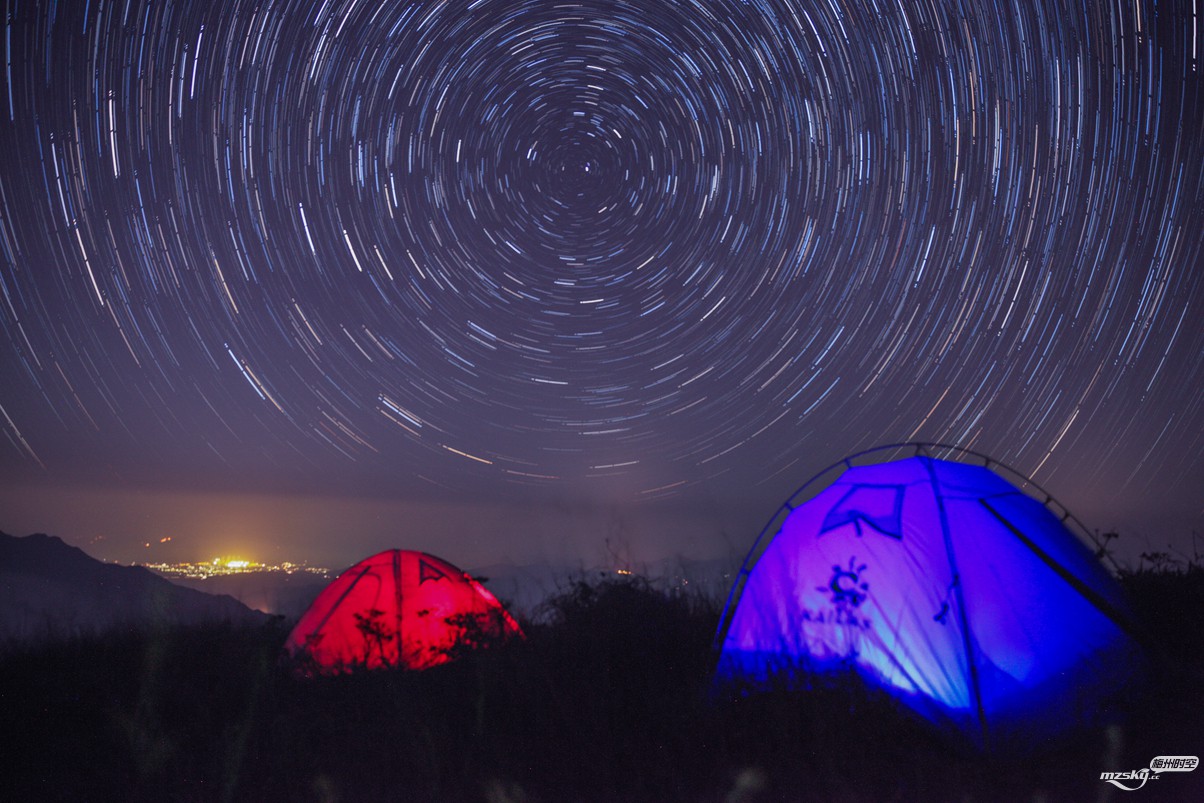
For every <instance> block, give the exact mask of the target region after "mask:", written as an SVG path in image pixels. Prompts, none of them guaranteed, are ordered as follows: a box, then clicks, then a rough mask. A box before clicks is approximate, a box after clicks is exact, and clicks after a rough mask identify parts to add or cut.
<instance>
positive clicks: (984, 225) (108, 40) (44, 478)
mask: <svg viewBox="0 0 1204 803" xmlns="http://www.w3.org/2000/svg"><path fill="white" fill-rule="evenodd" d="M1200 5H1201V4H1200V2H1199V0H1180V2H1172V3H1157V4H1156V3H1153V2H1142V3H1138V4H1130V3H1112V2H1107V0H1105V1H1104V2H1099V3H1096V2H1083V3H1071V2H1061V3H1058V4H1048V3H1023V2H1022V3H1016V4H1014V5H1013V4H1003V3H992V2H985V1H982V2H980V1H978V0H972V1H971V0H968V1H967V2H948V3H935V2H901V3H900V2H893V3H891V2H878V3H875V2H873V0H870V1H869V2H857V3H840V2H835V0H833V1H832V2H802V1H801V0H790V1H789V2H785V1H783V2H779V0H755V1H750V2H736V0H728V1H727V2H719V1H711V0H698V2H671V1H670V0H656V1H655V2H650V3H628V2H622V1H621V0H617V1H616V0H612V1H611V2H592V1H590V2H566V3H553V2H548V1H546V0H538V1H536V0H527V1H526V2H522V1H520V0H504V1H503V2H492V1H491V0H481V1H480V2H474V3H467V2H415V3H369V2H363V1H362V0H324V2H312V3H309V2H300V1H299V0H298V2H272V0H258V1H256V2H252V1H251V0H223V2H212V3H211V2H207V1H206V2H201V1H200V0H182V1H180V2H174V3H172V2H148V1H147V0H66V1H65V2H52V1H50V0H39V2H29V1H28V0H25V1H22V0H7V2H5V4H4V13H5V23H4V36H3V39H4V41H3V49H4V82H3V88H2V90H0V154H2V159H3V161H2V163H0V164H2V167H0V291H2V298H0V327H2V330H3V341H2V342H0V380H2V385H0V434H2V437H0V483H2V488H3V490H0V529H3V530H5V531H8V532H12V533H14V534H21V535H23V534H26V533H27V532H33V531H48V532H51V533H53V534H57V535H60V536H62V537H63V538H64V539H65V540H68V541H69V542H71V543H76V544H79V545H83V546H85V547H86V548H88V549H89V550H90V551H91V552H92V553H93V554H94V555H97V556H98V557H107V558H114V559H126V560H133V559H141V560H147V559H151V558H173V559H184V558H206V557H211V553H214V554H215V553H217V552H218V551H223V552H227V553H229V552H234V551H239V552H242V553H244V554H246V555H249V556H251V557H256V558H261V559H266V558H269V557H273V556H285V557H290V556H291V557H292V558H293V559H311V560H317V561H325V562H327V563H330V564H332V565H347V564H349V563H351V562H353V561H354V560H357V559H358V558H359V557H362V556H363V555H365V554H368V553H369V552H371V551H374V550H376V549H383V548H386V547H391V546H398V547H412V548H422V549H428V550H430V551H434V552H437V553H439V554H442V555H443V556H444V557H446V558H447V559H449V560H451V561H453V562H455V563H458V564H461V565H465V566H472V565H476V564H481V563H486V562H489V561H494V560H501V559H507V560H514V561H523V560H536V559H549V560H551V559H555V560H564V559H571V558H573V557H574V556H580V557H581V558H582V559H585V560H587V561H589V560H592V559H594V558H596V557H598V556H600V555H606V554H608V553H615V552H618V553H622V554H623V556H625V557H631V558H634V559H637V560H638V559H654V558H657V557H660V556H662V555H665V554H674V553H680V554H683V555H693V556H708V555H716V554H726V553H728V552H730V551H735V552H738V553H740V554H742V553H743V551H744V550H745V549H746V548H747V547H748V546H749V545H750V544H751V542H752V540H753V538H754V537H755V536H756V534H757V531H758V530H759V529H760V526H761V525H762V524H763V523H764V521H765V520H766V519H768V518H769V517H770V515H771V514H772V513H773V512H774V510H775V508H776V507H777V505H778V504H779V503H780V502H781V501H782V500H783V499H784V498H785V497H786V496H787V495H788V494H789V493H790V492H792V491H793V490H794V489H795V488H796V487H797V486H799V485H800V484H802V483H803V482H804V481H805V480H807V479H808V478H809V477H810V476H811V475H812V474H814V473H816V472H818V471H819V470H821V469H823V468H824V467H826V466H827V465H828V464H830V463H832V462H834V461H837V460H839V459H840V458H842V457H843V456H845V455H847V454H849V453H852V452H857V451H859V450H862V449H867V448H870V447H872V446H875V445H878V444H882V443H891V442H898V441H906V440H915V439H920V440H929V441H941V442H949V443H954V444H958V445H960V446H964V447H969V448H972V449H974V450H977V451H980V452H984V453H987V454H989V455H991V456H993V457H995V458H997V459H999V460H1001V461H1003V462H1004V463H1007V464H1009V465H1010V466H1012V467H1014V468H1015V469H1017V470H1018V471H1020V472H1022V473H1024V474H1028V475H1031V476H1033V477H1034V478H1035V479H1036V481H1037V482H1038V483H1040V484H1041V485H1042V486H1043V487H1044V488H1046V489H1047V490H1048V491H1049V492H1051V493H1052V494H1054V495H1055V496H1057V497H1058V498H1059V499H1060V500H1061V501H1062V502H1063V503H1064V504H1065V505H1066V506H1068V507H1069V508H1070V509H1071V510H1072V511H1073V512H1074V513H1075V514H1076V515H1077V516H1078V517H1079V518H1080V519H1082V520H1084V521H1085V522H1086V523H1087V524H1088V525H1089V526H1092V527H1095V528H1098V529H1101V530H1107V529H1112V528H1116V529H1119V531H1120V532H1121V535H1122V539H1121V540H1122V542H1124V543H1127V544H1128V545H1129V548H1131V549H1132V550H1134V551H1143V550H1147V549H1153V548H1157V549H1164V548H1165V546H1166V544H1167V543H1171V544H1173V545H1174V546H1175V548H1177V549H1181V550H1185V551H1188V552H1190V550H1191V549H1192V547H1193V544H1192V540H1191V533H1192V531H1193V529H1194V530H1198V531H1204V134H1202V129H1204V81H1202V80H1201V69H1202V68H1204V53H1202V52H1201V48H1202V47H1204V8H1201V7H1200ZM165 537H171V538H172V541H171V542H169V543H164V544H160V543H159V540H160V539H161V538H165ZM608 539H609V541H610V546H609V547H607V546H605V543H606V541H607V540H608ZM144 543H150V544H152V546H151V547H145V546H143V544H144ZM1197 546H1199V544H1197Z"/></svg>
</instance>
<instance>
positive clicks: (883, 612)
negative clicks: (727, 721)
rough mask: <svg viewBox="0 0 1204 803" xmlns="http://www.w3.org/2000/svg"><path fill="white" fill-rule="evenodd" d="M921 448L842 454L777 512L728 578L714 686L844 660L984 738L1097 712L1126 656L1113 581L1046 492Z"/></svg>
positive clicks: (769, 678)
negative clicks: (732, 580)
mask: <svg viewBox="0 0 1204 803" xmlns="http://www.w3.org/2000/svg"><path fill="white" fill-rule="evenodd" d="M923 451H924V449H923V448H922V447H917V453H916V454H915V455H914V456H911V457H906V458H904V459H899V460H895V461H892V462H884V463H877V464H869V465H855V464H854V462H853V460H854V458H850V459H849V460H848V461H845V462H844V463H842V464H839V465H838V466H835V467H833V469H830V470H829V472H825V473H824V474H821V475H820V478H823V477H825V476H829V475H830V472H833V471H840V472H841V473H840V474H839V476H838V477H836V479H835V480H834V481H832V482H830V483H829V484H828V485H827V486H826V487H823V488H822V490H819V491H818V493H814V491H815V488H814V482H813V483H809V484H808V485H807V486H804V488H803V489H801V490H800V492H799V493H798V494H796V495H795V497H792V500H791V502H788V503H787V504H786V505H784V506H783V508H782V510H781V511H779V515H777V516H775V517H774V519H773V520H771V522H770V525H769V526H768V527H767V528H766V530H765V531H764V532H763V533H762V538H761V539H758V543H757V545H756V546H754V548H753V551H752V552H751V553H750V554H749V557H748V559H747V560H746V561H745V565H744V568H743V569H742V570H741V574H740V576H739V578H738V579H737V583H736V585H735V587H733V590H732V594H731V597H730V598H729V601H728V606H727V610H726V612H725V613H724V617H723V620H722V624H721V626H720V633H719V642H718V643H719V645H720V646H721V654H720V659H719V665H718V668H717V676H718V679H719V681H720V682H721V683H728V682H736V683H740V684H743V685H745V686H746V687H747V686H748V685H749V684H750V683H751V684H752V685H753V686H754V687H755V686H757V685H763V684H767V683H769V684H773V685H777V684H780V683H782V682H783V681H785V682H787V683H789V684H791V685H797V684H798V682H799V681H800V680H803V681H804V682H805V681H806V679H807V678H810V677H812V676H813V674H814V673H827V672H833V671H840V670H846V669H853V670H855V671H856V672H858V673H859V674H860V675H861V676H863V677H864V678H865V679H866V680H867V681H869V682H870V683H872V684H875V685H878V686H880V687H882V688H884V689H886V690H888V691H889V692H890V693H891V694H893V695H894V696H896V697H898V698H899V699H901V700H903V701H904V702H905V703H906V704H908V705H909V706H911V707H912V708H914V709H915V710H917V711H918V712H919V713H920V714H922V715H923V716H925V717H926V718H928V719H929V720H932V721H934V722H941V723H945V724H952V725H953V726H955V727H956V728H957V729H958V730H960V731H961V732H962V733H964V734H965V735H967V736H968V737H969V738H970V740H971V741H972V742H974V743H976V744H978V745H979V746H980V747H987V748H990V747H994V746H996V745H999V744H1002V743H1003V742H1006V741H1014V740H1016V739H1025V740H1031V739H1032V738H1034V737H1036V738H1041V737H1044V736H1050V735H1054V734H1055V733H1057V732H1058V731H1060V730H1063V729H1064V728H1065V727H1066V726H1068V725H1070V724H1073V723H1088V722H1094V721H1097V720H1098V719H1099V718H1100V715H1101V713H1103V711H1102V709H1105V708H1106V702H1105V701H1106V700H1107V699H1108V696H1109V695H1110V694H1111V693H1114V692H1115V691H1116V690H1118V689H1119V688H1121V687H1122V686H1123V684H1124V683H1125V681H1126V680H1127V679H1128V678H1129V677H1130V675H1131V674H1132V672H1133V671H1134V668H1135V666H1136V665H1137V662H1138V654H1137V650H1136V647H1135V645H1134V642H1133V639H1132V638H1131V634H1133V633H1135V632H1136V630H1135V628H1134V626H1133V624H1132V618H1131V615H1130V613H1129V610H1128V608H1127V606H1126V603H1125V600H1124V598H1123V596H1122V594H1121V590H1120V588H1119V586H1118V584H1117V583H1116V582H1115V581H1114V579H1113V577H1112V576H1111V575H1110V574H1109V573H1108V571H1107V570H1106V569H1105V568H1104V567H1103V566H1102V565H1101V563H1100V562H1099V560H1097V559H1096V557H1095V555H1094V554H1093V553H1092V551H1091V550H1090V549H1089V548H1088V547H1087V546H1085V544H1084V543H1083V542H1082V541H1080V540H1079V539H1078V538H1077V537H1076V536H1075V535H1074V534H1073V533H1072V532H1071V531H1070V530H1069V529H1068V527H1067V526H1066V524H1065V523H1064V522H1068V521H1073V520H1072V519H1071V517H1070V516H1069V514H1066V513H1064V512H1063V515H1061V516H1058V515H1056V514H1055V513H1054V512H1053V506H1052V500H1050V499H1049V498H1048V496H1045V498H1044V500H1042V499H1040V498H1034V497H1033V496H1031V495H1030V494H1029V493H1025V492H1024V491H1022V490H1021V489H1020V488H1019V487H1017V486H1016V485H1013V484H1012V483H1010V482H1008V481H1007V480H1006V479H1004V478H1003V477H1002V476H1001V475H1000V474H999V473H997V472H996V471H995V470H992V468H991V467H989V466H991V465H992V464H991V463H990V461H987V462H986V464H984V465H978V464H973V463H966V462H954V461H949V460H943V459H936V458H934V457H932V456H930V455H928V454H926V453H920V452H923ZM993 465H994V467H995V468H1002V467H1001V466H998V464H993ZM817 479H819V478H817ZM1021 485H1023V486H1025V487H1027V488H1029V489H1030V492H1031V491H1032V489H1033V488H1035V486H1032V484H1031V483H1028V482H1027V481H1024V482H1022V483H1021ZM1037 490H1038V491H1039V489H1037ZM807 491H810V492H812V493H814V495H813V496H811V497H810V498H809V499H807V500H806V501H805V502H801V503H798V504H796V503H795V502H796V500H797V499H799V498H802V497H803V496H805V495H806V492H807ZM1042 495H1044V494H1043V492H1042ZM779 522H780V526H779V527H777V528H776V529H773V528H775V525H777V524H778V523H779ZM767 533H772V536H771V537H770V538H769V539H768V540H766V538H765V536H766V534H767Z"/></svg>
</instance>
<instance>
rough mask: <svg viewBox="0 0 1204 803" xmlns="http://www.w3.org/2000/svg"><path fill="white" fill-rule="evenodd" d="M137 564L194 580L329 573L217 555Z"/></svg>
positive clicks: (326, 570) (303, 567)
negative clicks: (201, 559)
mask: <svg viewBox="0 0 1204 803" xmlns="http://www.w3.org/2000/svg"><path fill="white" fill-rule="evenodd" d="M139 565H141V566H143V567H144V568H147V569H150V570H151V571H153V572H156V573H157V574H161V575H163V576H165V577H186V578H190V579H194V580H203V579H205V578H209V577H221V576H225V575H231V574H248V573H251V572H256V573H282V574H316V575H320V576H322V577H326V576H328V575H329V574H330V571H329V570H328V569H325V568H323V567H321V566H309V565H307V564H305V563H291V562H288V561H285V562H283V563H258V562H256V561H253V560H244V559H243V558H220V557H219V558H214V559H213V560H211V561H208V562H205V563H142V564H139Z"/></svg>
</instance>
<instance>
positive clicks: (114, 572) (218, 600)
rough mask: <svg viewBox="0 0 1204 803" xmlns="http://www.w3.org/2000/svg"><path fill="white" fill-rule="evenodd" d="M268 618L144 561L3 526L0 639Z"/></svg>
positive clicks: (8, 639)
mask: <svg viewBox="0 0 1204 803" xmlns="http://www.w3.org/2000/svg"><path fill="white" fill-rule="evenodd" d="M268 618H269V617H267V616H266V615H265V614H262V613H260V612H258V611H253V610H251V609H250V608H247V607H246V606H245V605H243V604H242V603H240V602H238V600H236V599H234V598H232V597H229V596H225V595H222V596H215V595H213V594H206V593H204V592H203V591H197V590H195V589H191V588H183V587H181V586H177V585H175V584H174V583H171V582H170V581H168V580H165V579H164V578H162V577H160V576H159V575H156V574H154V573H153V572H151V571H149V570H147V569H144V568H142V567H141V566H121V565H118V564H113V563H104V562H102V561H98V560H96V559H95V558H92V557H90V556H89V555H88V554H87V553H85V552H84V551H83V550H81V549H77V548H76V547H73V546H69V545H67V544H65V543H63V542H62V540H60V539H58V538H55V537H53V536H49V535H44V534H42V533H38V534H36V535H30V536H26V537H24V538H18V537H15V536H11V535H7V534H5V533H2V532H0V641H18V640H19V641H24V640H30V639H39V638H47V637H59V638H61V637H70V636H76V635H83V634H89V633H99V632H103V631H106V630H110V629H113V628H127V629H136V628H145V627H157V626H173V625H186V624H201V623H213V622H233V623H242V624H256V623H261V622H264V621H266V620H267V619H268Z"/></svg>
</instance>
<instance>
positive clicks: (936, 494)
mask: <svg viewBox="0 0 1204 803" xmlns="http://www.w3.org/2000/svg"><path fill="white" fill-rule="evenodd" d="M920 459H921V460H922V461H923V463H924V468H925V469H926V470H927V471H928V476H929V478H930V479H931V480H932V497H933V499H934V500H935V501H936V509H937V515H938V516H939V517H940V520H941V535H942V536H943V537H944V539H945V555H946V557H947V558H948V560H949V570H950V571H952V572H953V593H954V594H955V595H956V597H957V619H958V624H959V625H961V629H962V649H963V650H964V651H965V653H966V667H967V668H968V669H969V670H970V686H971V689H972V690H973V692H974V706H975V708H976V709H977V710H978V724H979V727H980V728H981V729H982V747H983V750H985V751H987V752H988V753H989V752H990V749H991V741H990V733H989V731H988V728H987V713H986V710H985V709H984V708H983V705H982V686H981V684H980V683H979V680H978V664H977V663H975V661H974V652H973V645H972V644H971V642H970V621H969V619H968V618H967V616H966V597H965V594H963V593H962V579H961V572H959V571H958V569H957V557H956V556H955V555H954V552H953V539H952V538H950V537H949V517H948V514H947V513H946V511H945V500H944V497H942V496H941V487H940V483H939V482H938V481H937V478H936V471H935V470H934V469H933V468H932V458H931V457H922V458H920Z"/></svg>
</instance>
